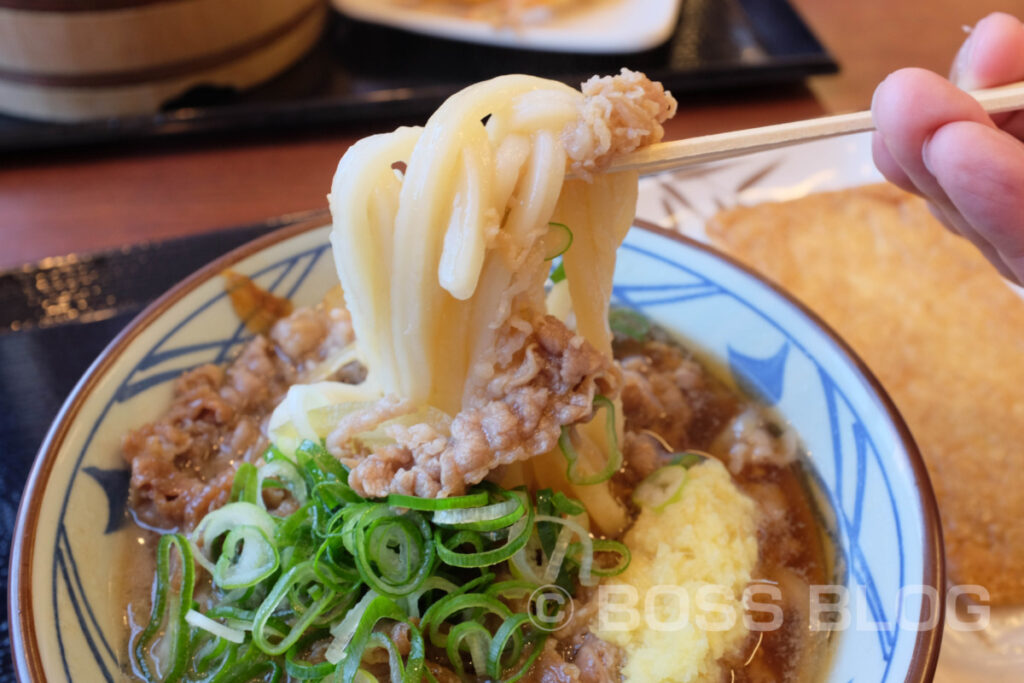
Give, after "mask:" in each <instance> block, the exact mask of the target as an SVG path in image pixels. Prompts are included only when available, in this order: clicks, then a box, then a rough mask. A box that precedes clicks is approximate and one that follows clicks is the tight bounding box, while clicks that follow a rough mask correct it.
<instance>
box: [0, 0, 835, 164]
mask: <svg viewBox="0 0 1024 683" xmlns="http://www.w3.org/2000/svg"><path fill="white" fill-rule="evenodd" d="M622 66H627V67H630V68H632V69H639V70H642V71H644V72H646V73H647V74H648V75H649V76H651V77H652V78H655V79H657V80H660V81H661V82H663V83H664V84H665V85H666V87H668V88H669V89H671V90H672V91H673V93H674V94H675V95H676V96H677V97H681V99H683V100H685V96H686V95H687V94H692V93H695V92H702V91H709V90H714V89H722V88H742V87H748V86H756V85H764V84H772V83H780V82H795V81H799V80H801V79H803V78H804V77H806V76H808V75H811V74H817V73H829V72H833V71H835V70H836V69H837V66H836V63H835V61H834V60H833V59H832V57H831V56H830V55H829V54H828V53H827V52H826V51H825V49H824V48H823V47H822V45H821V44H820V43H819V42H818V40H817V39H816V38H815V37H814V35H813V34H812V33H811V32H810V30H809V29H808V28H807V26H806V25H805V24H804V22H803V21H802V20H801V18H800V17H799V16H798V15H797V14H796V12H795V11H794V10H793V9H792V7H790V5H789V3H788V2H787V1H786V0H684V2H683V6H682V11H681V13H680V21H679V25H678V27H677V30H676V32H675V34H674V35H673V36H672V38H671V39H670V40H669V41H668V42H667V43H666V44H665V45H663V46H661V47H658V48H656V49H653V50H649V51H646V52H640V53H634V54H618V55H593V54H564V53H555V52H534V51H526V50H513V49H507V48H498V47H487V46H482V45H474V44H470V43H460V42H455V41H449V40H441V39H437V38H428V37H424V36H419V35H415V34H410V33H406V32H404V31H398V30H394V29H390V28H384V27H381V26H375V25H371V24H365V23H361V22H357V21H353V20H350V19H347V18H344V17H342V16H340V15H337V14H335V15H334V16H332V18H331V20H330V22H329V25H328V28H327V30H326V31H325V34H324V36H323V39H322V40H321V41H320V43H319V44H318V45H317V46H316V48H314V50H313V51H312V52H311V53H310V54H309V55H307V56H306V57H305V58H304V59H303V60H301V61H300V62H299V63H298V64H296V65H295V66H294V67H292V68H291V69H289V70H288V71H286V72H285V73H283V74H281V75H280V76H278V77H277V78H275V79H273V80H272V81H270V82H268V83H266V84H265V85H262V86H260V87H258V88H255V89H253V90H250V91H247V92H244V93H238V92H235V91H232V90H229V89H223V88H221V89H218V88H202V87H200V88H196V89H194V90H193V91H190V92H189V93H186V94H185V95H184V96H182V97H180V98H177V99H176V100H175V101H173V102H169V103H167V105H165V107H164V112H163V113H160V114H157V115H153V116H137V117H131V118H122V119H111V120H102V121H94V122H89V123H79V124H47V123H37V122H32V121H27V120H24V119H17V118H13V117H8V116H2V115H0V151H3V150H17V149H20V150H28V149H39V148H45V147H67V146H71V145H85V144H92V143H102V142H112V141H126V140H137V139H142V138H154V137H169V136H180V135H190V134H193V135H194V134H197V133H204V132H205V133H211V132H216V133H223V132H242V131H253V130H268V129H272V130H287V129H303V130H309V129H311V128H314V129H315V128H317V127H320V128H326V127H328V126H329V125H330V124H338V123H353V122H358V121H369V120H375V119H388V120H393V119H399V118H414V117H422V116H423V115H425V114H427V113H429V112H430V111H431V110H433V109H434V108H435V107H436V106H437V104H438V103H439V102H440V101H441V100H443V99H444V98H445V97H447V96H448V95H449V94H451V93H452V92H454V91H455V90H457V89H459V88H460V87H462V86H464V85H466V84H468V83H472V82H475V81H478V80H482V79H485V78H490V77H492V76H496V75H499V74H502V73H517V72H518V73H530V74H536V75H540V76H547V77H551V78H557V79H559V80H563V81H565V82H567V83H570V84H573V85H578V84H579V83H580V82H581V81H582V80H584V79H586V78H588V77H589V76H590V75H592V74H595V73H610V72H617V71H618V70H619V68H620V67H622Z"/></svg>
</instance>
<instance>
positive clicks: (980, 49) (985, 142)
mask: <svg viewBox="0 0 1024 683" xmlns="http://www.w3.org/2000/svg"><path fill="white" fill-rule="evenodd" d="M1019 80H1024V24H1022V23H1021V22H1020V21H1019V20H1018V19H1017V18H1015V17H1013V16H1011V15H1009V14H1003V13H995V14H990V15H989V16H987V17H985V18H984V19H982V20H981V21H980V22H978V24H977V26H975V27H974V29H973V31H972V32H971V35H970V36H969V37H968V39H967V41H966V42H965V43H964V45H963V46H962V47H961V48H960V52H959V53H958V54H957V56H956V59H955V61H954V63H953V70H952V73H951V75H950V80H948V81H947V80H946V79H944V78H942V77H941V76H938V75H937V74H934V73H932V72H930V71H925V70H923V69H901V70H900V71H896V72H895V73H893V74H891V75H889V77H888V78H886V79H885V80H884V81H883V82H882V83H881V84H880V85H879V86H878V88H877V89H876V90H875V97H874V100H873V101H872V104H871V110H872V112H873V115H874V119H875V126H876V128H877V132H876V133H875V134H874V137H873V139H872V152H873V155H874V159H875V164H876V165H877V166H878V168H879V170H880V171H881V172H882V173H883V174H884V175H885V177H886V178H888V179H889V181H891V182H892V183H894V184H895V185H898V186H899V187H901V188H903V189H905V190H907V191H909V192H913V193H915V194H919V195H921V196H923V197H924V198H925V199H927V200H928V201H929V206H930V208H931V210H932V213H933V214H935V216H936V217H937V218H939V220H941V221H942V222H943V223H944V224H945V225H946V227H948V228H949V229H951V230H953V231H954V232H956V233H958V234H960V235H962V236H963V237H966V238H967V239H969V240H970V241H971V242H972V243H974V245H975V246H977V247H978V249H980V250H981V252H982V253H983V254H984V255H985V256H986V258H988V260H989V261H991V262H992V263H993V265H995V266H996V267H997V268H998V269H999V272H1000V273H1002V274H1003V275H1004V276H1005V277H1007V278H1009V279H1011V280H1014V281H1015V282H1024V142H1022V140H1024V112H1012V113H1008V114H1001V115H997V116H991V117H990V116H989V115H988V114H986V113H985V111H984V110H983V109H982V108H981V105H979V104H978V103H977V102H976V101H975V100H974V99H973V98H972V97H970V96H969V95H968V94H967V93H965V92H964V90H974V89H979V88H990V87H994V86H997V85H1004V84H1006V83H1012V82H1014V81H1019Z"/></svg>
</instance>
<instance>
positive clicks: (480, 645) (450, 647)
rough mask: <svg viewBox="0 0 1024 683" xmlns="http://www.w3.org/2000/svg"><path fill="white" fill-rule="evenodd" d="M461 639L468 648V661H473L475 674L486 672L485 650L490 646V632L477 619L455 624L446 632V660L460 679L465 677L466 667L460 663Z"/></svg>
mask: <svg viewBox="0 0 1024 683" xmlns="http://www.w3.org/2000/svg"><path fill="white" fill-rule="evenodd" d="M463 641H465V642H466V645H467V648H468V649H469V656H470V661H472V662H473V670H474V671H476V672H477V674H478V675H479V674H482V673H486V672H487V651H488V649H489V648H490V646H491V632H490V631H488V630H487V627H486V626H484V625H483V624H481V623H479V622H477V621H464V622H462V623H461V624H456V625H455V626H453V627H452V630H451V631H449V632H448V642H447V644H446V645H445V651H446V652H447V653H448V661H450V662H451V663H452V665H453V666H454V667H455V673H456V674H457V675H458V676H459V678H460V679H462V680H465V679H466V669H465V667H464V666H463V664H462V654H461V652H460V649H461V647H462V643H463Z"/></svg>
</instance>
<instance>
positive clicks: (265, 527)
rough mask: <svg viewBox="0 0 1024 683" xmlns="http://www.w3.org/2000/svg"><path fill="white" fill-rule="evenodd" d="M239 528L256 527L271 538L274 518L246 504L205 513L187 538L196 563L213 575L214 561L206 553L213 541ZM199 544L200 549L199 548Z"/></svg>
mask: <svg viewBox="0 0 1024 683" xmlns="http://www.w3.org/2000/svg"><path fill="white" fill-rule="evenodd" d="M240 526H253V527H256V528H258V529H260V530H261V531H262V532H263V533H264V534H266V536H267V537H268V538H273V537H274V535H275V531H276V525H275V523H274V518H273V517H271V516H270V515H269V514H267V511H266V510H264V509H263V508H261V507H259V506H258V505H255V504H254V503H246V502H237V503H228V504H227V505H225V506H224V507H222V508H218V509H217V510H214V511H213V512H210V513H207V515H206V516H205V517H203V520H202V521H201V522H199V526H197V527H196V528H195V529H194V530H193V531H192V534H191V535H190V536H189V542H190V543H191V544H192V547H193V549H194V550H195V551H196V553H195V560H196V562H198V563H199V564H200V566H202V567H203V568H204V569H205V570H206V571H208V572H210V574H213V573H214V571H215V567H214V561H213V558H211V557H209V556H207V554H206V553H207V552H209V551H210V550H211V549H212V548H213V544H214V541H216V540H217V539H218V538H220V536H222V535H223V534H226V533H228V532H229V531H231V530H232V529H234V528H236V527H240ZM200 542H201V543H202V547H200V546H199V543H200Z"/></svg>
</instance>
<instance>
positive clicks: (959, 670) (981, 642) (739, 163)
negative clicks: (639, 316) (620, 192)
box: [637, 133, 1024, 683]
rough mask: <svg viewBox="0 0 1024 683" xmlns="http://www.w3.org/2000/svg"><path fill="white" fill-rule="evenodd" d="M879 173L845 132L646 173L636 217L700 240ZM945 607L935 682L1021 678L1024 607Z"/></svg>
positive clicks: (1010, 682)
mask: <svg viewBox="0 0 1024 683" xmlns="http://www.w3.org/2000/svg"><path fill="white" fill-rule="evenodd" d="M882 180H883V178H882V176H881V174H880V173H879V172H878V170H877V169H876V168H875V165H874V163H873V162H872V160H871V136H870V134H867V133H865V134H860V135H851V136H847V137H842V138H832V139H828V140H819V141H817V142H810V143H806V144H802V145H796V146H793V147H790V148H787V149H781V150H772V151H768V152H759V153H757V154H750V155H748V156H744V157H741V158H737V159H731V160H729V161H723V162H720V163H717V164H708V165H705V166H699V167H695V168H691V169H685V170H682V171H678V172H675V173H664V174H661V175H657V176H651V177H649V178H645V179H644V180H643V181H641V184H640V197H639V201H638V204H637V217H638V222H641V223H647V224H654V225H657V226H658V227H661V228H665V229H668V230H674V231H677V232H680V233H682V234H684V235H687V236H689V237H692V238H695V239H698V240H701V241H705V242H706V241H707V237H706V235H705V234H704V225H705V223H706V222H707V220H708V219H709V218H711V217H712V216H714V215H715V214H716V213H718V212H719V211H720V210H722V209H726V208H731V207H735V206H749V205H752V204H759V203H761V202H768V201H787V200H790V199H798V198H800V197H804V196H806V195H808V194H811V193H814V192H827V191H830V190H841V189H845V188H849V187H856V186H858V185H866V184H869V183H877V182H882ZM1017 291H1018V292H1020V289H1019V288H1018V289H1017ZM1022 295H1024V293H1022ZM952 612H953V606H952V605H950V606H948V608H947V617H946V628H945V631H944V633H943V639H942V648H941V651H940V656H939V665H938V669H937V670H936V672H935V679H934V680H935V683H974V681H982V680H983V681H986V682H987V683H1015V682H1017V681H1021V680H1022V679H1024V674H1022V672H1024V607H1009V608H999V609H996V608H993V609H992V610H991V620H990V621H989V624H988V627H987V628H985V629H983V630H980V631H966V630H956V629H954V628H952V627H951V622H952V620H951V619H950V616H949V615H950V614H952Z"/></svg>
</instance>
